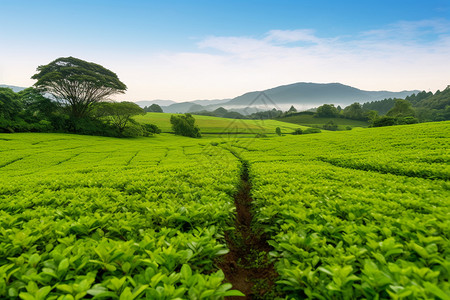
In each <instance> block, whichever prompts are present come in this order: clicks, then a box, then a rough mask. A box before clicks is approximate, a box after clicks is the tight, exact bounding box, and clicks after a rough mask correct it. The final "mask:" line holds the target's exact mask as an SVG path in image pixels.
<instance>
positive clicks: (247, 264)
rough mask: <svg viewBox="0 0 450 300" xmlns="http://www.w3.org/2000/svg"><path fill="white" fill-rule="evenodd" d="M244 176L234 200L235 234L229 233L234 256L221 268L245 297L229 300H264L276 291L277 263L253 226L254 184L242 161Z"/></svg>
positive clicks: (227, 257)
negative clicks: (272, 260) (272, 261)
mask: <svg viewBox="0 0 450 300" xmlns="http://www.w3.org/2000/svg"><path fill="white" fill-rule="evenodd" d="M241 162H242V166H243V168H242V174H241V183H240V188H239V191H238V192H237V193H236V195H235V197H234V202H235V205H236V213H237V215H236V223H235V231H229V232H226V233H225V239H226V242H227V246H228V248H229V249H230V252H229V253H228V254H226V255H225V256H224V257H222V258H221V261H220V262H218V266H219V267H220V268H221V269H222V270H223V272H224V273H225V278H226V280H227V281H228V282H230V283H231V284H232V285H233V289H236V290H239V291H241V292H242V293H244V294H245V295H246V296H245V297H227V298H226V299H263V298H265V297H264V295H266V298H267V297H270V295H268V293H269V292H271V291H272V289H273V286H274V281H275V280H276V278H277V277H278V274H277V272H276V271H275V269H274V266H273V263H271V262H270V261H269V256H268V252H269V251H271V247H270V246H269V244H268V243H267V239H266V237H265V236H264V234H262V233H261V232H255V229H254V227H253V226H252V221H253V214H252V210H251V203H252V198H251V194H250V190H251V183H250V182H249V176H248V165H247V163H246V162H245V161H242V160H241Z"/></svg>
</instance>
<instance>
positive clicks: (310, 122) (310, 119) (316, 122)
mask: <svg viewBox="0 0 450 300" xmlns="http://www.w3.org/2000/svg"><path fill="white" fill-rule="evenodd" d="M277 120H279V121H282V122H287V123H292V124H298V125H302V126H311V127H320V128H322V126H323V125H325V124H326V123H328V122H330V121H331V122H333V123H335V124H337V125H338V129H339V130H345V129H346V127H347V126H349V127H352V128H353V127H367V126H368V125H369V123H368V122H367V121H360V120H350V119H344V118H331V117H330V118H324V117H322V118H317V117H314V114H313V113H311V114H308V113H299V114H295V115H292V116H286V117H283V118H277Z"/></svg>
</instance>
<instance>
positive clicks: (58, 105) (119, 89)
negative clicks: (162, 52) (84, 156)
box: [0, 57, 161, 137]
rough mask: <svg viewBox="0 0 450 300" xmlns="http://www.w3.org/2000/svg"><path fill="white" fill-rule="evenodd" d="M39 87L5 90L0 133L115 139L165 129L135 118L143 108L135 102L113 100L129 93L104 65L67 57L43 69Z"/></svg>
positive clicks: (38, 77)
mask: <svg viewBox="0 0 450 300" xmlns="http://www.w3.org/2000/svg"><path fill="white" fill-rule="evenodd" d="M37 71H38V72H37V73H36V74H35V75H34V76H33V77H32V79H36V80H37V82H36V84H35V85H34V86H35V87H32V88H27V89H25V90H23V91H20V92H18V93H15V92H13V91H12V90H11V89H9V88H0V132H3V133H12V132H64V133H77V134H87V135H102V136H114V137H127V136H149V135H152V134H155V133H160V132H161V131H160V130H159V128H158V127H157V126H156V125H152V124H146V125H141V124H139V123H137V122H135V121H134V120H133V118H132V117H133V116H136V115H139V114H144V113H145V112H144V110H143V109H142V108H141V107H139V106H138V105H137V104H135V103H133V102H113V101H108V99H109V96H111V95H113V94H116V93H123V92H124V91H125V90H126V86H125V84H123V83H122V82H121V81H120V80H119V79H118V77H117V75H116V74H115V73H113V72H111V71H110V70H108V69H105V68H104V67H102V66H100V65H97V64H94V63H89V62H85V61H83V60H80V59H77V58H73V57H67V58H58V59H56V60H55V61H53V62H51V63H50V64H48V65H43V66H39V67H38V68H37Z"/></svg>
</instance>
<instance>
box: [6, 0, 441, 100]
mask: <svg viewBox="0 0 450 300" xmlns="http://www.w3.org/2000/svg"><path fill="white" fill-rule="evenodd" d="M0 10H1V12H2V13H1V18H0V30H1V32H2V35H1V36H2V39H1V40H2V46H0V57H1V58H0V83H3V84H11V85H19V86H29V85H31V84H33V80H31V79H30V77H31V76H32V75H33V74H34V71H35V69H36V67H37V66H38V65H41V64H47V63H49V62H50V61H52V60H54V59H56V58H58V57H62V56H74V57H78V58H81V59H84V60H88V61H93V62H96V63H99V64H101V65H103V66H105V67H107V68H109V69H111V70H112V71H114V72H116V73H117V74H118V76H119V78H121V79H122V81H124V83H125V84H127V86H128V92H127V93H126V94H125V95H123V96H120V97H119V98H118V99H119V100H132V101H137V100H149V99H172V100H176V101H183V100H194V99H214V98H230V97H235V96H238V95H240V94H242V93H244V92H247V91H251V90H262V89H266V88H271V87H275V86H277V85H282V84H289V83H294V82H299V81H307V82H341V83H344V84H348V85H352V86H355V87H358V88H361V89H367V90H393V91H399V90H406V89H424V90H432V91H435V90H436V89H443V88H445V87H446V86H447V85H448V84H450V68H449V67H448V66H449V65H450V50H449V49H450V0H445V1H444V0H437V1H433V0H430V1H392V0H391V1H132V0H129V1H103V0H102V1H100V0H98V1H96V0H91V1H83V0H79V1H45V0H43V1H21V0H8V1H7V0H0Z"/></svg>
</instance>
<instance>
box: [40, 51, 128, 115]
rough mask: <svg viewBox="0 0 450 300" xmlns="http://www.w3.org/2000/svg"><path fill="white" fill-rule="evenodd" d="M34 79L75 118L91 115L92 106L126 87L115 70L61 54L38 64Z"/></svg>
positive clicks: (41, 88)
mask: <svg viewBox="0 0 450 300" xmlns="http://www.w3.org/2000/svg"><path fill="white" fill-rule="evenodd" d="M37 71H38V73H36V74H34V75H33V76H32V77H31V78H32V79H36V80H37V82H36V83H35V84H34V85H35V87H36V88H38V89H39V90H40V92H42V93H44V92H46V93H50V94H51V95H53V97H55V99H57V100H58V101H60V102H61V103H63V104H65V105H66V106H67V107H68V108H69V114H70V115H71V117H74V118H76V119H78V118H83V117H86V116H88V115H89V113H90V112H91V110H92V109H93V105H94V104H95V103H98V102H100V101H104V100H107V99H108V97H110V96H111V95H114V94H118V93H124V92H125V90H126V89H127V87H126V85H125V84H124V83H122V82H121V81H120V80H119V78H118V77H117V75H116V74H115V73H113V72H112V71H110V70H108V69H106V68H104V67H102V66H100V65H98V64H95V63H92V62H86V61H84V60H81V59H78V58H74V57H61V58H58V59H56V60H54V61H52V62H51V63H49V64H48V65H43V66H39V67H38V68H37Z"/></svg>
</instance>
